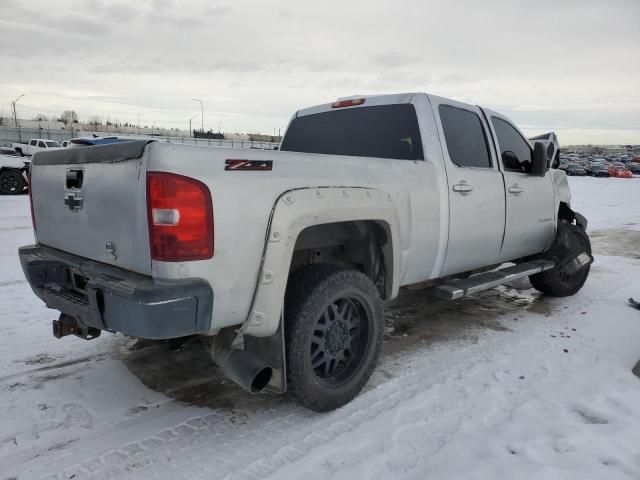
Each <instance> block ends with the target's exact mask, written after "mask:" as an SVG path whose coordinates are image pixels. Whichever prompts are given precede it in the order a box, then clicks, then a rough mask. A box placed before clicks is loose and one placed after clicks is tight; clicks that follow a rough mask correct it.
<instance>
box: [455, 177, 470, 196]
mask: <svg viewBox="0 0 640 480" xmlns="http://www.w3.org/2000/svg"><path fill="white" fill-rule="evenodd" d="M452 188H453V191H454V192H458V193H460V194H462V195H467V194H468V193H469V192H471V191H473V186H472V185H469V184H468V183H467V182H466V181H465V180H460V183H456V184H454V185H453V187H452Z"/></svg>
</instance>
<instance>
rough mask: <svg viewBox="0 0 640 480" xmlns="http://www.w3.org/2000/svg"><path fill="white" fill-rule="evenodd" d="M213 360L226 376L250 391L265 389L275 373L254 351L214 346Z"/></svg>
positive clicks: (256, 391) (255, 391) (257, 391)
mask: <svg viewBox="0 0 640 480" xmlns="http://www.w3.org/2000/svg"><path fill="white" fill-rule="evenodd" d="M212 356H213V361H214V362H215V363H216V364H217V365H218V366H219V367H220V369H221V370H222V373H224V374H225V376H226V377H227V378H228V379H229V380H231V381H233V382H234V383H236V384H237V385H239V386H240V387H242V388H243V389H245V390H246V391H247V392H249V393H259V392H261V391H262V390H264V389H265V388H266V387H267V385H269V382H270V381H271V376H272V375H273V369H272V368H271V367H270V366H269V365H267V364H266V363H265V362H263V361H262V360H260V359H259V358H258V357H257V356H256V355H255V354H253V353H252V352H247V351H245V350H238V349H232V348H216V346H215V344H214V346H213V348H212Z"/></svg>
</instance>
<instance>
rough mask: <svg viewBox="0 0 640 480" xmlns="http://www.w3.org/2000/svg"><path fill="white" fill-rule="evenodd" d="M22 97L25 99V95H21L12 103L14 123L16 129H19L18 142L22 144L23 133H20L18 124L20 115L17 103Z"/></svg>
mask: <svg viewBox="0 0 640 480" xmlns="http://www.w3.org/2000/svg"><path fill="white" fill-rule="evenodd" d="M22 97H24V93H23V94H22V95H20V96H19V97H18V98H16V99H15V100H14V101H13V102H11V108H12V109H13V122H14V123H15V125H16V128H17V129H18V142H22V132H21V131H20V124H18V113H17V112H16V103H18V100H20V99H21V98H22Z"/></svg>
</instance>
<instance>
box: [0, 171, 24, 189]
mask: <svg viewBox="0 0 640 480" xmlns="http://www.w3.org/2000/svg"><path fill="white" fill-rule="evenodd" d="M25 186H26V184H25V181H24V178H23V177H22V172H21V171H20V170H15V169H6V170H2V171H0V194H2V195H17V194H19V193H22V192H23V191H24V187H25Z"/></svg>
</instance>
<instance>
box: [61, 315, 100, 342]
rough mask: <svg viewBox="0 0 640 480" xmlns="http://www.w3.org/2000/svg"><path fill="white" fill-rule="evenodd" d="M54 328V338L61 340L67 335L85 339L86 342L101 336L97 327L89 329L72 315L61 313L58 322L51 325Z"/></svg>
mask: <svg viewBox="0 0 640 480" xmlns="http://www.w3.org/2000/svg"><path fill="white" fill-rule="evenodd" d="M51 326H52V327H53V336H54V337H56V338H58V339H60V338H62V337H66V336H67V335H75V336H76V337H80V338H83V339H84V340H93V339H94V338H98V337H99V336H100V333H102V332H101V330H100V329H99V328H95V327H88V326H86V325H82V324H81V323H80V322H78V320H76V319H75V318H74V317H72V316H71V315H67V314H66V313H61V314H60V318H58V320H54V321H53V322H52V324H51Z"/></svg>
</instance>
